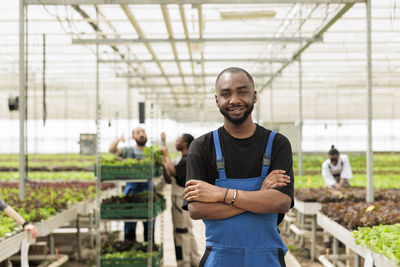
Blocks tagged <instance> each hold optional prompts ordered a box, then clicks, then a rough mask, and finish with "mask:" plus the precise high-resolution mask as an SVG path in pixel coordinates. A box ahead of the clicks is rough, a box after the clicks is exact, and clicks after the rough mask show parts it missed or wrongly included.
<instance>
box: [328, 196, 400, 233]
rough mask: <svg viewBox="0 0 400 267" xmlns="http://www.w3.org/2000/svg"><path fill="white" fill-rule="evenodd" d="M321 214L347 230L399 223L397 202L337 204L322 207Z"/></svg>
mask: <svg viewBox="0 0 400 267" xmlns="http://www.w3.org/2000/svg"><path fill="white" fill-rule="evenodd" d="M321 213H323V214H325V215H326V216H328V217H329V218H330V219H332V220H333V221H335V222H336V223H338V224H340V225H342V226H344V227H345V228H347V229H348V230H350V231H352V230H356V229H357V228H358V227H368V226H369V227H372V226H375V225H380V224H386V225H390V224H396V223H400V202H399V201H392V200H388V201H384V200H380V201H375V202H357V203H354V202H348V201H345V202H338V203H326V204H323V205H322V209H321Z"/></svg>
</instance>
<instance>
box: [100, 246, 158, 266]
mask: <svg viewBox="0 0 400 267" xmlns="http://www.w3.org/2000/svg"><path fill="white" fill-rule="evenodd" d="M162 258H163V248H162V246H160V250H159V252H158V253H157V255H155V256H153V260H152V266H153V267H158V266H161V260H162ZM101 266H102V267H132V266H135V267H147V258H122V259H106V258H105V257H104V256H102V257H101Z"/></svg>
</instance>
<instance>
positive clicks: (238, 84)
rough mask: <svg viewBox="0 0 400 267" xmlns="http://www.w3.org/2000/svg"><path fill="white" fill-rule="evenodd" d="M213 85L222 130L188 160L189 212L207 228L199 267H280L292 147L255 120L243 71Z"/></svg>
mask: <svg viewBox="0 0 400 267" xmlns="http://www.w3.org/2000/svg"><path fill="white" fill-rule="evenodd" d="M215 87H216V95H215V101H216V104H217V107H218V108H219V110H220V112H221V114H222V115H223V116H224V125H223V126H222V127H220V128H219V129H217V130H215V131H213V132H210V133H207V134H205V135H203V136H200V137H199V138H197V139H195V140H194V141H193V142H192V144H191V146H190V148H189V151H188V155H187V182H186V185H185V186H186V189H185V199H186V201H187V202H188V205H187V207H188V210H189V212H190V216H191V217H192V219H203V221H204V223H205V225H206V251H205V253H204V255H203V258H202V260H201V262H200V266H218V267H219V266H237V267H240V266H243V267H244V266H269V267H275V266H277V267H278V266H285V261H284V255H285V253H286V251H287V248H286V246H285V244H284V243H283V241H282V239H281V237H280V235H279V231H278V224H279V223H280V222H281V221H282V219H283V216H284V213H285V212H287V211H288V210H289V208H291V207H292V206H293V182H294V180H293V169H292V151H291V147H290V143H289V141H288V139H287V138H286V137H284V136H283V135H281V134H277V133H275V132H272V131H270V130H267V129H265V128H263V127H262V126H260V125H257V124H255V123H254V122H253V119H252V116H251V113H252V111H253V108H254V104H255V103H256V102H257V92H256V91H255V89H254V81H253V78H252V77H251V75H250V74H249V73H248V72H247V71H245V70H243V69H241V68H228V69H226V70H224V71H222V72H221V73H220V74H219V75H218V77H217V79H216V83H215Z"/></svg>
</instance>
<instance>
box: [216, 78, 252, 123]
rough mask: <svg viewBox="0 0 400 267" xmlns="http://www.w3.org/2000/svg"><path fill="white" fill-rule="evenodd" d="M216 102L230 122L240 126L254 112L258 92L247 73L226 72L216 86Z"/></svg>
mask: <svg viewBox="0 0 400 267" xmlns="http://www.w3.org/2000/svg"><path fill="white" fill-rule="evenodd" d="M215 101H216V103H217V107H218V108H219V111H220V112H221V114H222V115H224V117H225V118H226V119H227V120H228V121H230V122H231V123H233V124H235V125H240V124H242V123H243V122H244V121H245V120H246V119H247V118H248V116H249V115H250V114H251V112H252V111H253V108H254V103H256V101H257V92H256V91H254V86H253V84H252V83H251V82H250V81H249V79H248V78H247V76H246V74H245V73H243V72H235V73H230V72H225V73H223V74H222V75H221V76H220V78H219V80H218V82H217V84H216V95H215Z"/></svg>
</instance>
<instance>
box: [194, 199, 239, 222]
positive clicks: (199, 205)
mask: <svg viewBox="0 0 400 267" xmlns="http://www.w3.org/2000/svg"><path fill="white" fill-rule="evenodd" d="M188 207H189V212H190V217H192V219H193V220H199V219H203V220H221V219H227V218H231V217H233V216H236V215H239V214H241V213H244V212H246V211H245V210H242V209H239V208H237V207H232V206H229V205H226V204H223V203H205V202H191V203H189V206H188Z"/></svg>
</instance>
